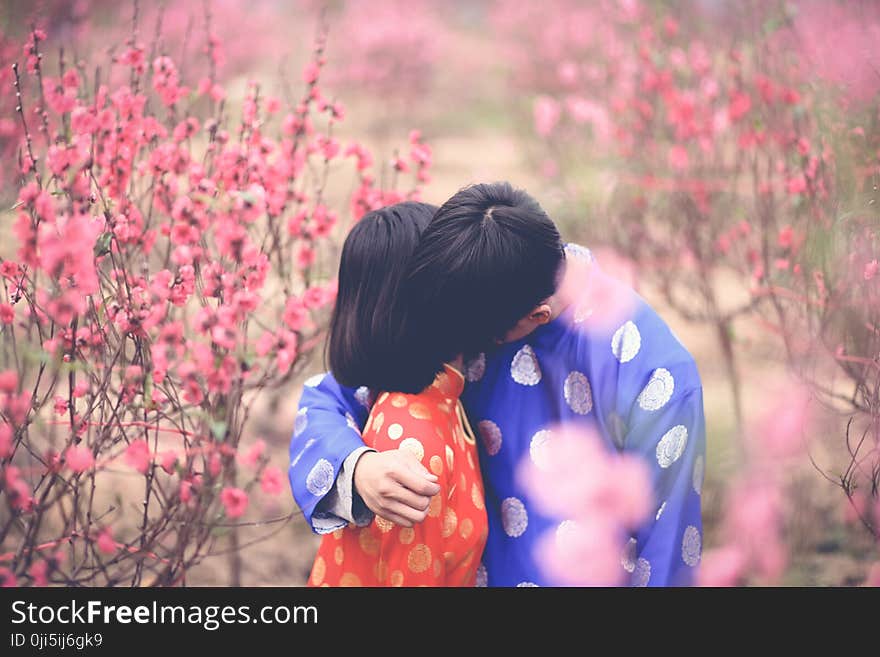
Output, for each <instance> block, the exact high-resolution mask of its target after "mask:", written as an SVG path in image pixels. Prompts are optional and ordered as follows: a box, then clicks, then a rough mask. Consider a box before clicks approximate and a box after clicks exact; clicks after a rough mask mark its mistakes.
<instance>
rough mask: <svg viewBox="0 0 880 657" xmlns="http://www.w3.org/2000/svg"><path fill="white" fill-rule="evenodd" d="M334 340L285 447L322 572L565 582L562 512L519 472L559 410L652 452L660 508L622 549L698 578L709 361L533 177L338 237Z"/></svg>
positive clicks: (680, 578)
mask: <svg viewBox="0 0 880 657" xmlns="http://www.w3.org/2000/svg"><path fill="white" fill-rule="evenodd" d="M600 278H602V279H605V280H606V281H607V285H608V286H610V287H607V286H606V288H605V290H606V291H605V293H604V294H602V295H598V297H596V296H594V297H593V298H592V299H593V301H596V300H597V299H598V301H599V302H601V303H605V304H609V305H613V306H614V307H615V308H618V309H619V308H625V309H626V311H625V312H626V316H624V317H619V318H616V319H615V320H614V323H613V324H608V323H603V322H594V321H591V320H592V319H593V318H592V315H593V313H594V312H601V310H602V309H601V308H593V307H587V306H589V304H585V303H584V302H583V299H584V298H586V299H590V297H589V295H587V296H585V297H582V298H581V300H580V301H578V299H579V297H578V294H577V291H578V290H586V289H590V288H591V287H592V286H594V285H595V282H596V281H597V280H599V279H600ZM608 290H611V291H610V292H608ZM572 291H574V293H572ZM601 303H600V305H601ZM328 353H329V365H330V370H331V373H327V374H322V375H318V376H316V377H313V378H312V379H310V380H309V381H307V382H306V386H305V389H304V392H303V395H302V399H301V401H300V407H299V411H298V413H297V417H296V423H295V427H294V433H293V439H292V441H291V444H290V457H291V462H290V468H289V477H290V483H291V488H292V490H293V494H294V497H295V498H296V501H297V503H298V504H299V506H300V508H301V509H302V511H303V513H304V515H305V517H306V518H307V519H308V520H309V522H310V524H311V526H312V528H313V529H314V531H315V532H317V533H319V534H324V536H323V540H322V543H321V545H320V548H319V551H318V555H317V557H316V559H315V563H314V565H313V567H312V571H311V575H310V577H309V584H310V585H312V586H322V585H329V586H418V585H429V586H473V585H475V584H476V585H483V586H486V585H489V586H535V585H542V584H553V582H552V581H549V580H547V578H546V576H545V575H544V573H543V571H542V569H541V567H540V564H539V563H538V561H537V560H536V555H535V546H536V543H537V539H538V538H539V537H540V536H541V535H542V534H543V533H545V532H546V531H548V530H552V529H553V528H554V527H556V526H557V525H559V523H560V519H558V518H551V517H547V516H544V515H542V514H541V513H540V512H539V511H538V510H537V509H536V508H534V506H533V505H532V504H531V503H530V500H529V496H528V494H527V492H526V490H525V488H524V487H523V484H522V483H521V481H520V478H519V477H517V471H518V469H519V467H520V464H521V462H522V461H523V460H524V459H529V458H531V459H532V460H540V458H541V453H542V450H544V449H546V448H547V447H548V445H550V444H551V443H552V430H553V428H554V427H556V426H559V425H561V424H566V425H571V424H574V425H582V426H584V427H590V428H591V429H593V430H594V431H595V432H597V433H598V434H599V435H600V436H601V437H602V438H603V440H604V442H605V445H606V447H607V448H608V449H609V450H616V451H621V452H628V453H635V454H639V455H641V456H642V457H643V458H644V459H645V461H646V462H647V463H648V464H649V465H650V469H651V476H652V479H651V483H652V486H653V494H654V500H655V507H654V510H653V512H652V513H651V514H650V521H649V522H646V523H645V524H644V525H643V526H642V527H640V528H639V529H638V531H636V532H634V533H633V535H632V536H631V537H630V539H629V542H628V544H627V546H626V549H625V551H624V553H623V554H622V555H621V568H622V569H623V571H622V572H623V573H624V574H625V575H626V577H627V581H628V582H630V583H631V584H633V585H651V586H683V585H688V584H690V583H692V582H693V580H694V576H695V569H696V566H697V565H698V563H699V560H700V549H701V538H702V524H701V516H700V489H701V486H702V479H703V470H704V465H705V427H704V418H703V403H702V389H701V385H700V379H699V375H698V373H697V368H696V365H695V363H694V360H693V358H692V357H691V356H690V354H689V353H688V352H687V350H686V349H685V348H684V346H682V344H681V343H680V342H679V341H678V340H677V339H676V338H675V336H674V335H673V334H672V333H671V331H670V329H669V328H668V326H667V325H666V324H665V323H664V322H663V320H662V319H660V317H659V316H658V315H657V314H656V313H655V312H654V311H653V310H652V309H651V308H650V307H649V306H648V305H647V304H646V303H645V302H644V300H642V299H641V297H639V296H638V295H637V294H636V293H635V292H634V291H633V290H632V289H630V288H629V287H627V286H625V285H623V284H622V283H619V282H616V281H613V280H611V279H609V277H607V276H605V275H604V274H603V273H602V272H601V270H600V269H599V267H598V266H597V264H596V263H595V262H594V261H593V258H592V255H591V254H590V252H589V251H588V250H587V249H585V248H583V247H579V246H576V245H573V244H568V245H565V244H563V242H562V240H561V238H560V236H559V232H558V230H557V228H556V226H555V225H554V224H553V222H552V221H551V220H550V218H549V217H548V216H547V214H546V213H545V212H544V211H543V210H542V208H541V207H540V205H539V204H538V203H537V201H535V200H534V199H533V198H531V197H530V196H529V195H528V194H526V193H525V192H523V191H521V190H517V189H514V188H513V187H511V185H509V184H507V183H495V184H480V185H473V186H470V187H467V188H465V189H463V190H461V191H460V192H458V193H457V194H455V195H454V196H453V197H452V198H450V199H449V200H448V201H447V202H446V203H445V204H443V206H442V207H440V208H439V209H438V208H436V207H434V206H431V205H427V204H423V203H415V202H407V203H400V204H398V205H393V206H390V207H386V208H382V209H380V210H376V211H374V212H371V213H369V214H367V215H365V216H364V217H363V218H362V219H361V220H360V221H359V222H358V224H357V225H356V226H355V227H354V229H353V230H352V231H351V233H350V234H349V236H348V238H347V240H346V242H345V245H344V247H343V251H342V260H341V263H340V267H339V292H338V297H337V300H336V306H335V309H334V311H333V317H332V321H331V327H330V337H329V348H328ZM469 419H470V421H469ZM472 426H476V427H477V432H474V431H473V429H472Z"/></svg>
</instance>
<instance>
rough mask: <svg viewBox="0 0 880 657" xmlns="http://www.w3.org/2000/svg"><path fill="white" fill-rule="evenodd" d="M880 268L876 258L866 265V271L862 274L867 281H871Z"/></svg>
mask: <svg viewBox="0 0 880 657" xmlns="http://www.w3.org/2000/svg"><path fill="white" fill-rule="evenodd" d="M878 269H880V264H878V262H877V260H876V258H875V259H874V260H872V261H871V262H869V263H868V264H866V265H865V271H864V273H863V274H862V276H863V277H864V279H865V280H866V281H870V280H871V279H872V278H874V276H876V275H877V270H878Z"/></svg>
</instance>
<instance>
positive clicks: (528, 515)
mask: <svg viewBox="0 0 880 657" xmlns="http://www.w3.org/2000/svg"><path fill="white" fill-rule="evenodd" d="M567 252H568V257H569V258H571V257H572V256H574V257H578V258H581V259H583V260H591V258H592V256H591V255H590V252H589V251H588V250H587V249H585V248H583V247H578V246H576V245H569V247H568V248H567ZM589 275H590V276H603V277H604V274H603V273H602V272H601V270H599V269H598V267H597V266H596V265H595V264H592V265H591V266H590V267H589ZM607 280H608V281H610V284H611V285H614V286H615V287H616V294H621V295H630V298H631V301H632V303H631V304H629V305H628V307H629V309H630V310H629V312H628V314H627V316H626V317H623V318H621V319H620V321H619V322H615V323H614V324H613V325H612V326H610V327H607V328H606V327H602V328H596V326H593V325H591V324H590V322H584V321H583V316H584V315H589V312H586V313H585V312H584V310H585V309H584V308H581V307H578V306H577V305H573V306H571V307H569V308H568V309H566V310H565V311H564V312H563V313H562V314H561V315H560V316H559V317H558V318H556V319H555V320H553V321H551V322H550V323H548V324H546V325H543V326H541V327H539V328H538V329H537V330H536V331H534V332H533V333H531V334H530V335H528V336H527V337H525V338H523V339H521V340H518V341H516V342H513V343H508V344H504V345H502V346H500V347H499V348H497V349H496V350H495V351H494V352H492V353H490V354H481V355H480V356H479V357H478V358H476V359H474V360H472V361H470V362H469V363H468V364H467V366H466V368H465V369H466V372H465V374H466V378H467V382H468V383H467V387H466V389H465V392H464V395H463V396H462V401H463V403H464V406H465V409H466V410H467V413H468V416H469V418H470V420H471V423H472V424H473V425H474V426H475V427H477V433H478V434H479V437H480V438H481V440H480V441H478V443H479V449H480V466H481V469H482V473H483V479H484V484H485V491H486V509H487V512H488V517H489V539H488V542H487V545H486V549H485V552H484V554H483V560H482V565H481V566H480V570H479V573H478V577H477V583H478V585H488V586H534V585H552V584H554V582H553V581H549V580H548V579H547V577H546V575H545V574H544V572H543V571H542V569H541V567H540V566H539V564H538V563H537V562H536V560H535V544H536V540H537V539H538V537H540V536H541V535H542V534H544V533H545V532H547V531H552V530H554V529H555V528H556V527H558V526H559V524H560V523H561V522H562V519H560V518H553V517H547V516H544V515H542V514H541V513H540V512H539V511H538V510H537V509H536V508H534V507H533V505H532V504H531V503H530V500H529V496H528V494H527V492H526V491H525V490H524V489H523V486H522V484H521V482H520V481H519V480H518V477H517V471H518V469H519V467H520V464H521V462H522V461H523V460H524V459H529V458H532V459H534V458H535V456H536V454H539V453H540V450H541V449H542V446H543V445H544V444H545V443H546V441H547V440H548V438H549V437H550V435H551V431H552V428H553V427H554V426H556V425H559V424H561V423H569V424H575V425H578V424H583V425H591V427H592V428H594V429H596V430H597V431H598V433H599V435H600V436H601V437H602V439H603V440H604V442H605V444H606V446H607V448H608V449H609V450H617V451H623V452H628V453H632V454H638V455H640V456H641V457H643V458H644V460H645V462H646V463H647V464H649V466H650V471H651V476H652V484H653V493H654V500H655V504H654V509H653V511H652V513H651V514H650V518H649V520H648V521H647V522H645V523H644V525H643V526H642V527H640V528H639V529H638V530H637V531H635V532H634V533H633V535H632V536H631V538H630V539H629V541H628V543H627V544H626V546H625V548H624V550H623V552H622V554H621V568H622V569H623V575H624V578H625V580H624V581H626V582H628V583H630V584H631V585H633V586H645V585H648V586H687V585H690V584H692V583H693V582H694V580H695V576H696V569H697V567H698V565H699V561H700V555H701V543H702V522H701V513H700V492H701V487H702V482H703V472H704V467H705V448H706V436H705V420H704V416H703V400H702V388H701V384H700V378H699V374H698V372H697V368H696V364H695V363H694V359H693V358H692V356H691V355H690V354H689V353H688V351H687V350H686V349H685V347H684V346H683V345H682V344H681V342H680V341H679V340H678V339H677V338H676V337H675V335H673V333H672V332H671V331H670V329H669V327H668V326H667V325H666V323H665V322H664V321H663V320H662V319H661V318H660V317H659V316H658V315H657V313H656V312H654V310H652V309H651V308H650V306H648V304H647V303H646V302H645V301H644V299H642V298H641V297H640V296H639V295H637V294H636V293H635V292H634V291H633V290H632V289H631V288H629V287H627V286H625V285H623V284H621V283H618V282H616V281H611V280H610V279H607ZM370 401H371V399H370V394H369V391H367V390H366V389H365V388H358V389H351V388H347V387H344V386H341V385H340V384H339V383H338V382H336V380H335V379H334V378H333V376H332V375H331V374H325V375H318V376H317V377H313V378H312V379H310V380H309V381H307V382H306V386H305V389H304V392H303V395H302V398H301V401H300V408H299V412H298V414H297V417H296V423H295V427H294V435H293V439H292V440H291V444H290V456H291V461H290V468H289V479H290V484H291V489H292V491H293V494H294V497H295V499H296V501H297V503H298V504H299V506H300V508H301V509H302V511H303V513H304V515H305V517H306V518H307V519H308V520H309V522H310V524H311V525H312V527H313V529H314V530H315V531H316V532H319V533H325V532H328V531H332V530H334V529H336V528H338V527H341V526H344V525H345V524H346V520H345V519H343V518H341V517H339V516H338V515H334V514H333V513H331V512H328V511H327V510H326V508H324V507H325V506H326V505H322V503H321V502H322V500H323V499H324V497H325V496H326V495H327V494H328V493H329V492H331V490H333V489H334V486H335V482H336V476H337V474H338V473H339V469H340V467H342V465H343V463H344V461H345V459H346V458H347V457H348V456H349V455H350V454H352V452H354V451H355V450H357V449H360V448H363V442H362V441H361V439H360V428H362V427H363V425H364V423H365V422H366V419H367V416H368V413H369V410H368V409H369V404H370Z"/></svg>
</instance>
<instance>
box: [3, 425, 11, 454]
mask: <svg viewBox="0 0 880 657" xmlns="http://www.w3.org/2000/svg"><path fill="white" fill-rule="evenodd" d="M10 454H12V427H11V426H9V423H7V422H2V423H0V459H5V458H6V457H7V456H9V455H10Z"/></svg>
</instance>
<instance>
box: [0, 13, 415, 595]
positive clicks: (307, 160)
mask: <svg viewBox="0 0 880 657" xmlns="http://www.w3.org/2000/svg"><path fill="white" fill-rule="evenodd" d="M137 34H138V32H137V30H135V31H134V32H133V34H132V37H131V39H130V40H129V42H128V44H127V45H126V46H125V47H124V48H121V49H119V50H118V51H117V52H116V53H115V55H114V60H115V61H114V63H113V64H112V65H111V66H110V67H109V72H105V73H103V74H100V73H99V74H96V75H95V76H89V75H88V74H87V72H86V70H85V68H84V66H82V65H81V63H80V62H74V63H71V62H69V61H67V60H66V58H65V57H64V56H63V54H62V55H61V56H60V57H59V58H58V66H57V69H54V68H51V67H48V66H47V65H46V59H44V57H43V55H44V53H45V52H46V47H47V45H48V44H47V43H46V33H45V32H44V31H42V30H40V29H33V30H32V31H31V32H30V34H29V35H28V38H27V43H26V44H25V46H24V49H23V52H22V51H21V50H19V52H21V53H22V59H20V60H19V61H17V62H16V63H15V64H14V65H13V66H12V67H10V68H8V69H6V67H4V70H8V71H10V72H11V74H12V75H11V76H10V79H9V81H10V82H12V84H13V85H14V88H13V92H14V93H15V98H16V104H15V106H14V112H15V113H14V114H12V116H3V117H2V120H3V122H4V123H3V124H2V125H3V126H5V129H6V131H7V133H9V134H14V136H15V145H16V150H17V161H18V166H17V168H16V169H15V171H14V177H15V181H14V182H15V184H16V186H17V187H18V189H19V191H18V194H17V201H16V202H15V204H14V207H13V209H12V211H11V217H12V223H13V235H14V245H15V248H14V253H11V254H4V257H3V259H2V262H0V280H2V283H3V292H2V297H0V342H2V353H3V361H2V366H0V581H2V582H3V583H4V584H7V585H8V584H16V583H18V584H27V585H45V584H47V583H50V582H51V583H63V584H68V585H94V584H105V585H115V584H123V585H172V584H178V583H184V582H185V578H186V574H187V571H188V569H190V568H191V567H192V566H194V565H195V564H197V563H199V562H200V561H201V560H202V559H204V558H205V557H206V556H207V555H209V554H211V553H212V552H213V551H214V550H215V547H216V545H215V544H216V543H217V541H218V540H219V539H222V538H225V537H228V538H229V539H230V541H231V543H232V546H231V551H232V554H233V557H232V582H231V583H233V584H238V583H239V580H238V570H239V568H240V562H239V561H238V559H239V558H240V557H239V556H238V547H239V546H238V544H237V533H236V531H235V527H236V525H237V523H239V522H241V521H242V518H243V516H245V514H246V513H248V512H249V510H250V509H251V508H252V506H253V504H252V500H253V498H254V497H255V494H256V493H257V490H260V491H261V493H260V494H258V495H257V497H259V495H269V496H272V495H277V494H279V493H280V492H281V491H282V489H284V488H285V485H284V483H283V481H284V477H283V476H282V472H281V470H280V469H279V468H278V467H276V466H275V465H272V464H271V463H269V459H268V458H267V456H266V455H265V454H264V453H263V447H264V446H263V444H262V441H257V442H255V443H253V444H251V445H248V446H245V445H241V439H242V435H243V432H244V430H245V427H246V425H247V423H248V419H249V415H250V411H251V408H252V405H253V403H254V400H255V399H257V397H258V396H259V395H260V394H261V393H265V392H270V391H272V390H277V389H279V388H280V387H281V386H283V385H284V384H285V383H286V382H288V381H290V380H291V378H292V377H293V376H294V375H296V374H297V373H298V372H300V371H301V370H302V368H303V365H304V364H305V363H306V362H307V359H308V356H309V354H310V353H312V352H313V351H314V350H315V348H316V347H318V346H319V345H321V344H322V339H323V334H322V323H323V318H324V317H325V315H326V312H327V309H328V307H329V306H330V305H331V304H332V302H333V300H334V298H335V282H334V280H333V277H332V270H331V266H332V259H331V257H330V256H332V255H335V254H334V252H333V251H334V250H333V244H334V240H335V236H336V235H338V234H339V233H340V230H341V229H344V228H345V226H344V225H340V219H344V220H345V223H346V224H348V223H349V222H351V221H356V220H357V219H359V218H360V217H361V216H362V215H363V213H364V212H366V211H368V210H370V209H373V208H375V207H378V206H381V205H385V204H388V203H393V202H397V201H399V200H403V199H405V198H414V197H416V196H417V195H418V193H419V185H420V184H421V183H420V180H423V179H426V178H427V170H428V168H429V167H430V163H431V162H430V148H429V147H428V146H427V145H425V144H423V143H422V142H421V138H420V136H419V134H418V133H415V132H414V133H413V134H412V135H411V138H410V143H411V148H410V151H411V152H410V157H409V158H407V159H408V160H409V164H408V165H406V166H403V165H404V164H405V162H404V160H401V165H400V166H397V167H392V171H393V172H394V173H393V177H392V179H389V180H384V181H378V180H377V179H376V177H375V176H374V175H373V174H372V173H371V172H372V165H373V158H372V156H371V154H370V153H369V152H368V151H367V149H366V148H364V147H363V146H362V145H360V144H359V143H353V144H350V145H347V146H346V145H344V144H341V143H340V142H339V141H338V139H337V138H336V137H335V136H334V130H335V128H336V126H337V124H338V123H339V122H340V121H342V120H343V117H344V114H345V111H344V108H343V107H342V105H341V104H339V103H338V102H333V101H329V100H327V99H325V97H324V94H323V93H322V90H321V86H320V76H321V72H322V67H323V65H324V62H325V59H324V44H325V40H326V38H325V33H323V32H322V33H321V34H320V35H319V38H318V39H317V41H316V45H315V48H314V51H313V54H312V57H311V58H310V61H309V63H308V64H307V65H306V67H305V69H304V71H303V75H302V81H303V83H304V89H303V91H302V93H301V94H300V96H299V100H295V101H293V102H292V103H290V104H287V103H285V102H282V101H281V100H279V99H278V98H275V97H272V96H269V95H266V94H265V93H264V92H263V90H262V87H261V85H260V84H259V83H256V82H251V83H249V84H248V86H247V89H246V92H245V94H244V98H243V100H242V101H241V102H240V103H233V102H230V101H229V100H228V90H227V88H226V87H225V86H224V85H222V84H221V82H220V79H219V77H218V75H217V70H216V67H217V65H218V64H219V60H218V59H217V56H216V54H217V48H219V43H218V42H217V41H216V40H215V39H214V38H213V36H212V35H211V34H210V31H209V35H208V38H207V45H206V51H207V53H208V56H209V66H208V67H207V68H208V71H209V72H208V74H207V75H205V76H204V77H203V78H202V79H200V80H199V81H198V82H197V83H196V84H195V85H192V86H190V85H187V84H186V80H185V78H184V76H183V75H182V74H181V71H180V68H179V67H178V64H177V63H176V62H175V61H174V60H173V59H172V58H171V57H169V56H167V55H165V54H163V52H162V51H161V49H160V48H159V47H158V46H156V45H155V44H153V45H152V46H146V45H144V44H143V43H141V42H140V41H139V40H138V38H137ZM153 49H155V50H156V51H157V52H156V53H155V56H150V52H151V50H153ZM3 52H4V56H8V54H9V53H8V50H4V51H3ZM74 64H75V65H74ZM106 70H107V69H105V71H106ZM99 71H100V69H99ZM4 79H5V78H4ZM233 106H235V113H234V114H233V111H232V107H233ZM9 120H14V121H15V128H14V130H12V129H10V128H9V124H8V121H9ZM352 160H353V162H354V167H353V169H354V174H352V173H351V171H352V169H351V168H350V167H349V165H347V164H345V162H347V161H352ZM410 167H411V170H412V172H413V174H414V175H413V184H412V186H411V187H410V188H409V189H405V188H404V190H403V191H398V185H399V186H401V187H404V182H403V180H400V181H398V180H397V178H398V176H400V175H402V174H401V173H400V171H401V170H402V169H404V168H408V169H409V168H410ZM352 175H354V176H355V180H356V181H357V184H356V188H355V191H354V193H353V194H352V195H351V196H350V198H349V199H348V202H347V203H346V202H345V201H343V202H342V204H340V203H339V202H334V201H332V200H331V199H334V198H340V194H339V192H338V191H334V187H333V181H334V180H337V179H338V180H343V179H345V180H348V181H350V180H351V179H352ZM343 184H345V183H344V182H343ZM287 518H289V516H288V517H286V518H281V519H280V520H285V519H287Z"/></svg>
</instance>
